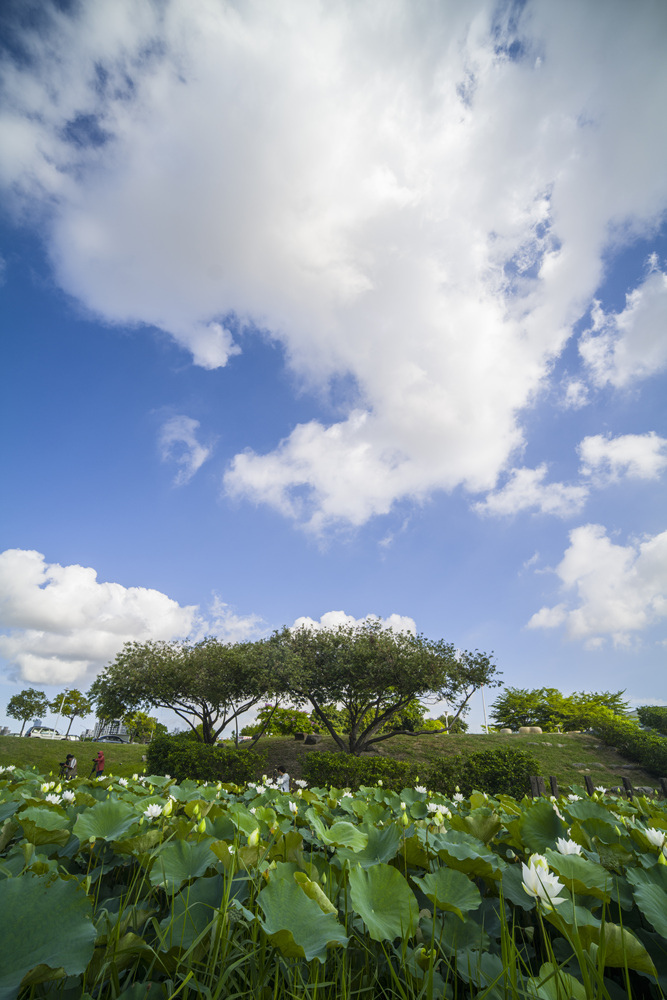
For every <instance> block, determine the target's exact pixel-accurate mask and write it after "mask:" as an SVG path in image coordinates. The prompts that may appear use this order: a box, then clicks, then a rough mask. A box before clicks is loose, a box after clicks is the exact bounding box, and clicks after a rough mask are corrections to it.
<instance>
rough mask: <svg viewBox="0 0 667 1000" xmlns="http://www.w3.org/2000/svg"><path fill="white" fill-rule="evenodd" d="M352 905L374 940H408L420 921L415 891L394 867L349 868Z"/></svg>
mask: <svg viewBox="0 0 667 1000" xmlns="http://www.w3.org/2000/svg"><path fill="white" fill-rule="evenodd" d="M350 895H351V898H352V906H353V907H354V909H355V910H356V912H357V913H358V914H359V916H360V917H361V919H362V920H363V922H364V923H365V925H366V927H367V928H368V933H369V934H370V936H371V938H372V939H373V940H374V941H393V940H394V939H395V938H397V937H404V938H405V937H411V936H412V935H413V934H414V931H415V928H416V927H417V923H418V920H419V906H418V904H417V899H416V897H415V894H414V892H413V891H412V889H411V888H410V886H409V885H408V883H407V882H406V880H405V879H404V878H403V876H402V875H401V873H400V872H399V871H398V869H397V868H392V867H391V865H386V864H378V865H375V866H374V867H373V868H368V869H365V868H362V867H361V865H359V866H357V867H356V868H351V869H350Z"/></svg>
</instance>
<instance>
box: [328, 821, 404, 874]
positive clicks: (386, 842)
mask: <svg viewBox="0 0 667 1000" xmlns="http://www.w3.org/2000/svg"><path fill="white" fill-rule="evenodd" d="M364 832H365V833H366V834H367V836H368V843H367V844H366V846H365V847H364V848H363V850H361V851H354V850H352V849H351V848H345V847H340V848H339V849H338V852H337V853H338V855H339V857H341V858H342V859H343V860H344V861H346V860H347V861H354V862H355V864H359V865H361V867H362V868H370V867H371V866H372V865H376V864H378V862H380V861H384V862H386V861H391V860H392V858H395V857H396V855H397V853H398V849H399V847H400V846H401V842H402V836H401V830H400V827H398V826H397V825H396V824H395V823H392V824H391V826H381V827H377V826H371V827H368V828H366V829H365V830H364Z"/></svg>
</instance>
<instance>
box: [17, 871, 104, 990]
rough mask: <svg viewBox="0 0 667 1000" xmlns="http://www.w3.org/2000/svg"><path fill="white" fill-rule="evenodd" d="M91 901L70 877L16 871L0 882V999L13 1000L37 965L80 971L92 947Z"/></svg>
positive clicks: (76, 972)
mask: <svg viewBox="0 0 667 1000" xmlns="http://www.w3.org/2000/svg"><path fill="white" fill-rule="evenodd" d="M91 918H92V904H91V902H90V900H89V899H88V898H87V897H86V895H85V893H84V892H82V891H81V890H80V889H79V886H78V884H77V882H76V881H74V880H70V879H67V880H64V879H53V880H51V881H47V880H46V879H39V878H35V877H33V876H32V875H21V876H19V877H18V878H8V879H4V880H3V881H1V882H0V1000H14V998H15V997H16V995H17V994H18V990H19V986H20V983H21V980H22V979H23V977H24V976H26V975H27V974H28V973H29V972H30V971H31V970H33V969H35V968H36V967H37V966H38V965H44V966H48V967H49V968H50V969H53V970H54V973H55V975H56V976H58V975H61V973H58V971H57V970H59V969H64V970H65V973H66V974H67V975H69V976H76V975H79V974H80V973H82V972H83V971H84V969H85V968H86V966H87V965H88V962H89V961H90V959H91V956H92V954H93V949H94V946H95V933H96V932H95V927H94V925H93V922H92V919H91Z"/></svg>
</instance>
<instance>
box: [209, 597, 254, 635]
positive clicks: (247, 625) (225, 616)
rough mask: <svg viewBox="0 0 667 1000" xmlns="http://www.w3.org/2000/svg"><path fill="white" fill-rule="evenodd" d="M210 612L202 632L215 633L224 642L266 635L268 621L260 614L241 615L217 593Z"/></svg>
mask: <svg viewBox="0 0 667 1000" xmlns="http://www.w3.org/2000/svg"><path fill="white" fill-rule="evenodd" d="M208 614H209V618H210V621H209V622H206V623H205V624H204V626H203V628H202V630H201V631H202V634H207V635H215V636H217V637H218V638H219V639H222V640H223V642H246V641H248V640H252V639H259V638H261V637H262V636H263V635H266V632H267V626H266V622H265V621H264V619H263V618H262V617H261V616H260V615H255V614H250V615H239V614H238V613H237V612H236V611H234V609H233V608H232V607H230V605H229V604H226V603H225V601H222V600H221V599H220V598H219V597H218V595H217V594H216V595H214V597H213V601H212V603H211V606H210V608H209V611H208Z"/></svg>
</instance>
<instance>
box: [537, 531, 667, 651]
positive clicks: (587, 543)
mask: <svg viewBox="0 0 667 1000" xmlns="http://www.w3.org/2000/svg"><path fill="white" fill-rule="evenodd" d="M556 574H557V575H558V577H559V578H560V580H561V584H562V589H563V591H564V592H565V593H566V594H567V593H570V594H572V598H571V599H570V600H569V601H566V602H562V603H560V604H558V605H556V606H555V607H552V608H548V607H544V608H541V610H540V611H538V612H537V613H536V614H534V615H533V617H532V618H531V619H530V621H529V622H528V627H529V628H556V627H558V626H561V625H564V626H565V628H566V631H567V634H568V636H569V637H570V638H571V639H583V640H585V642H586V645H587V646H589V647H591V648H596V647H598V646H601V645H602V644H603V643H604V641H605V640H606V639H609V638H610V639H611V640H612V641H613V642H614V644H615V645H627V644H628V643H629V642H630V639H631V636H632V635H633V634H638V633H641V632H642V631H644V630H645V629H647V628H649V627H650V626H651V625H654V624H656V623H658V622H660V621H662V620H663V619H665V618H667V531H663V532H662V533H661V534H659V535H655V536H654V537H652V538H645V539H644V540H643V541H640V542H635V543H630V544H628V545H625V546H624V545H616V544H614V542H612V541H611V540H610V539H609V538H608V537H607V533H606V530H605V528H604V527H602V526H601V525H599V524H586V525H582V526H581V527H579V528H575V529H574V530H573V531H571V532H570V545H569V548H568V549H567V550H566V552H565V554H564V556H563V559H562V561H561V562H560V564H559V565H558V566H557V567H556Z"/></svg>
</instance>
